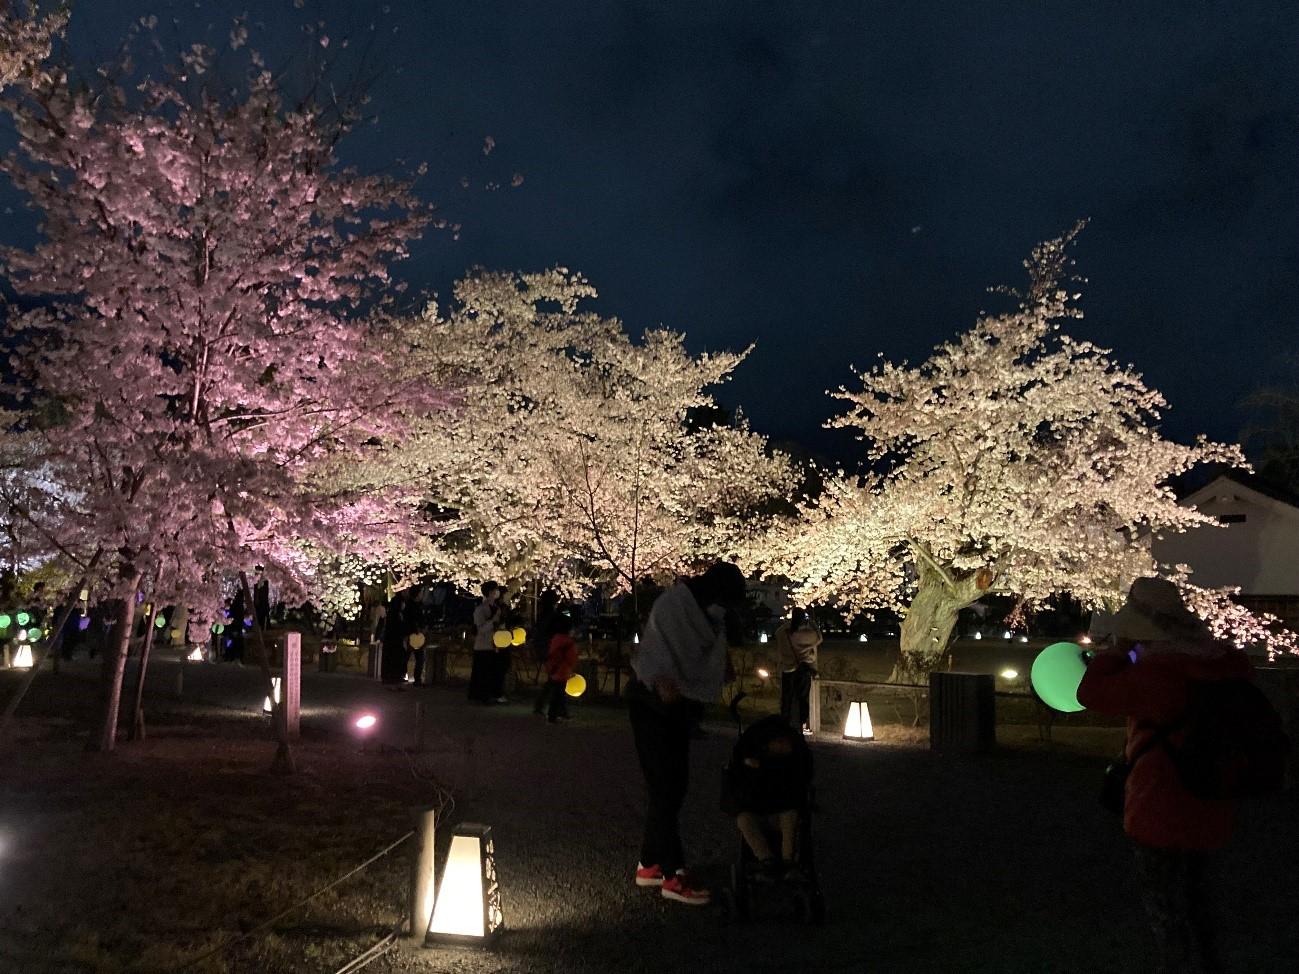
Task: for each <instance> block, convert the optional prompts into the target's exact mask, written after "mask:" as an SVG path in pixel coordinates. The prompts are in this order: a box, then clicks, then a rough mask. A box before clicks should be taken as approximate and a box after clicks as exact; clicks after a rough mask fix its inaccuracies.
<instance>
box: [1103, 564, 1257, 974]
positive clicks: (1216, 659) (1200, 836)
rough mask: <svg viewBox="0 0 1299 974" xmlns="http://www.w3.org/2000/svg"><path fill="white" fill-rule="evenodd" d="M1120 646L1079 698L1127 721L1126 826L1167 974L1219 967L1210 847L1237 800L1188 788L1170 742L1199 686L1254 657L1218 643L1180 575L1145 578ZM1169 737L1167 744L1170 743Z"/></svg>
mask: <svg viewBox="0 0 1299 974" xmlns="http://www.w3.org/2000/svg"><path fill="white" fill-rule="evenodd" d="M1111 635H1112V636H1113V640H1114V641H1113V645H1112V646H1110V647H1107V648H1106V649H1104V650H1102V651H1101V652H1100V653H1098V655H1097V656H1096V658H1095V659H1094V660H1092V662H1091V664H1090V665H1089V666H1088V667H1087V672H1086V674H1085V675H1084V676H1083V680H1082V683H1081V685H1080V686H1079V687H1078V702H1079V703H1081V704H1082V705H1083V706H1084V707H1087V708H1089V709H1091V710H1097V711H1100V712H1101V713H1108V714H1114V715H1116V716H1122V717H1126V718H1127V719H1128V740H1127V747H1126V749H1125V754H1126V757H1127V761H1128V764H1129V765H1130V766H1131V772H1130V773H1129V775H1128V780H1127V789H1126V795H1125V800H1124V806H1123V829H1124V831H1125V832H1126V833H1127V834H1128V836H1129V838H1131V839H1132V841H1133V845H1134V847H1135V850H1136V859H1137V870H1138V872H1139V874H1140V878H1141V885H1142V897H1143V900H1144V902H1145V907H1146V911H1147V913H1148V914H1149V915H1150V922H1151V926H1152V928H1153V930H1154V934H1155V944H1156V949H1157V952H1158V958H1159V968H1158V969H1159V971H1160V972H1161V974H1163V972H1167V974H1174V972H1176V974H1210V972H1214V971H1217V970H1219V967H1218V963H1217V959H1216V952H1215V950H1214V945H1213V935H1212V934H1213V931H1212V926H1211V924H1210V922H1209V914H1208V901H1207V896H1206V890H1205V867H1206V862H1207V859H1208V855H1209V853H1211V852H1213V851H1214V850H1217V849H1220V848H1222V847H1223V846H1224V845H1225V844H1226V843H1227V840H1228V838H1229V837H1230V836H1231V827H1232V818H1233V815H1234V811H1235V807H1234V802H1230V801H1210V800H1206V799H1203V798H1197V797H1196V796H1194V795H1192V794H1191V793H1190V792H1189V791H1187V790H1186V788H1185V787H1184V786H1183V784H1182V781H1181V778H1180V777H1179V775H1178V771H1177V767H1176V765H1175V764H1174V763H1173V759H1172V756H1171V754H1170V753H1169V749H1168V747H1176V746H1177V745H1178V744H1179V743H1180V742H1181V740H1182V738H1183V737H1184V735H1185V727H1184V726H1182V725H1183V724H1184V723H1185V716H1186V713H1187V708H1188V706H1189V703H1190V698H1191V691H1192V688H1193V686H1194V685H1195V684H1197V683H1200V682H1208V681H1215V680H1237V679H1242V678H1248V677H1249V675H1250V664H1249V660H1248V659H1247V658H1246V656H1245V654H1244V653H1242V652H1240V651H1239V650H1237V649H1235V648H1234V647H1232V646H1229V645H1227V644H1225V643H1222V642H1219V641H1217V640H1215V639H1214V638H1213V637H1212V635H1211V634H1210V633H1209V631H1208V629H1207V627H1206V626H1205V625H1204V623H1203V622H1202V621H1201V620H1200V619H1199V618H1198V617H1197V616H1195V615H1194V614H1193V613H1192V612H1191V611H1190V610H1189V609H1187V608H1186V606H1185V604H1184V603H1183V602H1182V597H1181V593H1180V592H1179V591H1178V589H1177V586H1175V585H1174V584H1173V583H1172V582H1169V581H1167V580H1166V579H1162V578H1139V579H1137V580H1136V581H1135V582H1134V583H1133V584H1132V588H1131V590H1130V591H1129V593H1128V600H1127V603H1126V604H1125V605H1124V606H1123V608H1122V609H1121V610H1119V612H1118V613H1117V614H1116V615H1115V616H1114V618H1113V620H1112V628H1111ZM1165 743H1167V745H1168V746H1165Z"/></svg>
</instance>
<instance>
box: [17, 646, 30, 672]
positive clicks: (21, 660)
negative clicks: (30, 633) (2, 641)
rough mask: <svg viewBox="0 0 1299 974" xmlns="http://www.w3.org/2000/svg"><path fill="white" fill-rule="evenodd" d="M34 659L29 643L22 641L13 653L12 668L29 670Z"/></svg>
mask: <svg viewBox="0 0 1299 974" xmlns="http://www.w3.org/2000/svg"><path fill="white" fill-rule="evenodd" d="M33 662H34V660H33V659H32V647H31V645H30V644H29V643H23V644H22V645H21V646H19V647H18V650H17V652H15V653H14V661H13V668H14V669H15V670H30V669H31V668H32V664H33Z"/></svg>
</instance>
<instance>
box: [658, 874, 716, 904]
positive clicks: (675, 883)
mask: <svg viewBox="0 0 1299 974" xmlns="http://www.w3.org/2000/svg"><path fill="white" fill-rule="evenodd" d="M659 892H660V893H661V894H662V896H663V898H664V899H665V900H676V901H677V902H678V903H689V904H690V905H691V906H707V905H708V903H709V902H710V901H711V900H712V898H713V894H712V893H710V892H709V891H708V890H707V889H702V888H700V887H697V886H696V885H695V884H694V883H692V882H691V881H690V879H689V877H688V876H687V875H686V871H685V870H684V869H679V870H677V874H676V875H675V876H673V877H671V878H670V879H665V880H664V881H663V886H662V888H660V889H659Z"/></svg>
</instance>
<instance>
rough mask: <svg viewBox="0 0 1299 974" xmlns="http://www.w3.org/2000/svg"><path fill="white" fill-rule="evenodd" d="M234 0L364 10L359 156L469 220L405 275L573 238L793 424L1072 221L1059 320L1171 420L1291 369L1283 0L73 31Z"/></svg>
mask: <svg viewBox="0 0 1299 974" xmlns="http://www.w3.org/2000/svg"><path fill="white" fill-rule="evenodd" d="M242 11H248V12H249V14H250V20H251V21H252V22H254V27H253V30H252V41H253V43H254V44H255V45H257V46H259V47H260V48H261V49H262V50H263V51H265V52H266V53H267V54H268V55H269V59H270V60H271V61H272V62H275V61H276V60H277V59H281V60H282V59H283V58H285V57H287V56H288V55H289V54H292V53H300V52H303V51H308V50H315V49H318V48H319V42H318V34H316V33H313V34H311V35H308V33H307V32H306V30H305V28H306V27H311V28H312V29H313V30H318V28H315V26H314V25H316V24H317V22H319V21H324V28H323V30H324V33H325V34H327V35H328V36H329V38H330V46H329V48H327V49H324V50H325V51H327V52H347V53H344V54H343V57H344V59H345V61H346V58H347V57H350V56H353V55H354V54H355V53H356V52H358V51H359V50H361V49H362V48H363V47H364V45H365V43H366V41H367V39H369V38H370V37H377V38H380V40H379V42H378V47H377V50H378V52H379V55H380V58H379V60H380V61H381V62H382V65H383V67H384V73H383V75H382V76H381V77H380V78H379V79H378V80H377V81H376V82H375V83H374V85H373V87H372V94H373V99H374V100H373V104H372V106H371V107H372V108H373V109H374V111H375V112H376V114H377V116H378V124H377V125H374V126H367V127H366V128H365V129H364V130H362V131H360V132H358V133H357V134H356V135H354V136H353V137H352V138H351V139H350V141H349V142H347V143H345V145H344V147H343V155H344V157H345V158H346V160H347V161H349V162H353V163H355V164H358V165H360V166H361V167H363V168H376V167H385V166H388V165H390V163H391V162H392V160H394V159H397V158H402V159H405V160H409V161H410V162H411V163H412V164H413V163H414V162H417V161H420V160H426V161H428V162H429V164H430V166H431V172H430V174H429V176H428V177H427V179H426V180H425V181H424V183H423V184H422V185H423V186H424V188H425V190H426V192H427V193H428V195H429V197H430V198H432V199H435V200H437V201H438V202H439V203H440V204H441V205H442V206H443V208H444V211H445V213H446V214H447V215H448V216H450V217H451V218H453V219H455V220H457V221H459V222H461V223H462V224H463V227H464V229H463V232H462V234H461V237H460V239H459V241H452V240H451V239H450V237H449V236H447V235H434V236H432V237H429V238H428V239H426V240H425V242H424V243H423V244H422V245H421V247H420V249H419V251H418V254H417V256H416V257H415V258H414V259H413V260H412V261H410V262H408V263H407V264H406V265H404V266H403V267H402V268H401V270H400V273H401V274H402V275H403V276H404V277H405V278H406V279H407V280H409V281H410V282H411V284H412V286H413V287H415V288H417V289H423V290H428V291H442V292H444V293H445V292H446V291H447V290H448V286H449V284H450V282H451V281H452V280H454V279H455V277H456V276H458V275H459V274H460V273H462V272H463V271H464V269H465V268H467V267H469V266H471V265H475V264H481V265H485V266H489V267H496V268H516V269H536V268H542V267H546V266H550V265H554V264H562V265H565V266H568V267H572V268H575V269H578V270H581V271H582V272H583V273H585V274H586V275H587V276H588V277H590V278H591V280H592V281H593V282H594V283H595V284H596V286H597V287H599V289H600V291H601V301H600V308H601V310H602V311H604V312H606V313H610V314H616V315H618V316H620V317H622V318H623V319H624V320H625V321H626V322H627V323H628V325H629V327H631V328H633V329H639V328H641V327H644V326H647V325H657V324H659V323H662V324H665V325H668V326H670V327H674V328H678V329H682V330H684V331H686V332H687V333H688V335H689V336H690V339H691V344H692V346H693V347H694V348H696V349H703V348H716V347H720V346H726V347H738V346H743V345H746V344H748V343H749V342H751V341H753V342H756V343H757V348H756V350H755V352H754V354H753V356H752V358H751V359H750V360H749V362H747V363H746V364H745V365H744V366H742V368H741V370H740V371H739V373H738V374H737V377H736V379H735V381H734V382H733V383H732V384H731V385H730V386H729V387H727V388H725V389H724V390H722V398H723V400H724V401H725V402H726V403H727V404H730V405H734V404H740V405H742V406H743V407H744V408H745V410H746V411H747V412H748V414H749V415H750V417H751V419H752V421H753V424H754V426H755V427H756V428H758V429H760V430H762V431H764V432H767V433H770V434H773V435H775V436H778V437H782V438H797V439H801V440H803V441H805V442H808V443H811V444H814V445H818V446H821V447H824V448H828V449H834V450H837V451H838V452H842V446H843V444H842V443H841V441H838V440H831V439H828V438H827V436H826V435H824V434H820V433H818V431H817V428H818V424H819V423H820V422H821V421H822V420H824V419H825V418H826V417H827V416H828V415H830V413H831V411H832V410H833V408H834V406H833V404H832V403H831V402H830V400H828V399H827V398H826V397H825V396H824V395H823V390H825V389H826V388H828V387H833V386H837V385H838V384H840V383H841V382H846V381H849V379H850V373H849V364H850V363H857V364H863V365H864V364H868V363H870V362H871V361H873V360H874V358H875V356H876V354H877V353H878V352H883V353H884V354H885V355H886V356H888V357H890V358H900V357H906V358H910V359H912V360H915V359H917V358H921V357H923V356H924V355H925V353H926V352H927V350H928V349H929V348H930V347H931V346H932V345H933V344H935V343H936V342H939V341H942V340H945V339H947V338H949V337H951V336H952V335H954V334H955V333H956V332H957V331H959V330H961V329H963V328H965V327H967V326H968V325H969V324H970V323H971V322H972V320H973V317H974V315H975V313H976V311H977V310H978V309H979V308H980V307H984V306H987V305H988V304H989V302H990V301H991V300H993V299H991V298H988V297H987V296H986V295H985V294H984V293H983V292H984V289H985V288H986V287H987V286H989V285H993V284H998V283H1012V284H1018V283H1020V281H1021V279H1022V278H1021V271H1020V266H1019V262H1020V260H1021V259H1022V258H1023V257H1024V256H1025V255H1026V254H1027V251H1028V249H1029V248H1030V247H1031V246H1032V244H1033V243H1034V242H1035V241H1037V240H1039V239H1042V238H1045V237H1048V236H1054V235H1056V234H1058V233H1060V232H1062V231H1064V230H1065V229H1067V228H1068V227H1069V226H1071V225H1072V224H1073V223H1074V221H1075V220H1076V219H1078V218H1080V217H1088V218H1090V219H1091V221H1092V222H1091V225H1090V227H1089V228H1088V229H1087V231H1086V232H1085V234H1084V235H1083V238H1082V240H1081V242H1080V244H1079V246H1078V247H1077V258H1078V263H1079V271H1080V272H1081V273H1082V274H1084V275H1085V276H1086V277H1088V278H1089V279H1090V283H1088V284H1087V285H1086V287H1085V288H1084V295H1085V296H1084V299H1083V307H1084V309H1085V311H1086V312H1087V317H1086V318H1085V319H1084V320H1083V321H1082V322H1079V323H1077V324H1076V325H1075V326H1074V327H1073V329H1072V331H1073V332H1074V333H1075V334H1076V335H1078V337H1081V338H1087V339H1090V340H1093V341H1096V342H1098V343H1100V344H1102V345H1106V346H1110V347H1113V348H1114V349H1115V351H1116V354H1117V356H1118V357H1119V358H1120V359H1121V360H1123V361H1125V362H1127V361H1130V362H1133V363H1135V364H1136V365H1137V366H1138V368H1139V369H1140V370H1142V371H1143V372H1144V373H1145V374H1146V376H1147V378H1148V380H1149V381H1150V382H1151V383H1152V384H1154V385H1155V386H1156V387H1158V388H1160V389H1161V390H1163V391H1164V393H1165V394H1166V395H1167V396H1168V398H1169V399H1170V401H1171V403H1172V406H1173V409H1172V411H1171V412H1170V414H1169V417H1168V423H1167V428H1168V430H1169V432H1171V433H1172V434H1174V435H1176V436H1179V437H1187V436H1190V435H1192V434H1193V433H1195V432H1197V431H1205V432H1208V433H1210V434H1212V435H1215V436H1219V437H1230V438H1234V437H1236V436H1238V435H1239V433H1240V428H1241V425H1242V422H1243V420H1244V418H1245V417H1244V414H1243V413H1242V411H1241V409H1240V408H1239V401H1240V399H1241V398H1242V397H1243V396H1244V395H1245V394H1247V393H1248V392H1249V391H1251V390H1252V389H1254V388H1256V387H1257V386H1258V385H1259V384H1260V382H1261V381H1264V380H1275V379H1277V378H1279V377H1282V376H1287V375H1288V376H1291V377H1293V375H1294V374H1295V373H1294V372H1293V371H1287V368H1286V367H1285V365H1284V362H1285V359H1286V357H1287V356H1289V355H1290V354H1291V350H1292V348H1293V347H1294V344H1295V335H1296V331H1297V327H1296V326H1297V325H1299V321H1297V320H1296V318H1297V317H1299V316H1297V314H1296V310H1295V309H1296V304H1297V303H1299V5H1296V4H1294V3H1293V2H1268V0H1240V2H1234V3H1227V2H1160V3H1154V2H1146V3H1132V2H1130V0H1129V2H1093V3H1078V2H1040V0H1039V2H996V3H969V2H966V0H929V2H902V0H893V2H871V3H863V2H860V0H858V2H852V3H848V2H780V3H777V2H758V0H750V2H743V3H720V2H710V0H654V2H644V3H636V2H607V3H597V2H585V3H567V2H558V0H551V2H546V3H522V2H518V0H516V2H513V3H510V2H501V0H464V2H459V3H447V2H443V0H404V2H402V0H390V2H388V3H387V4H383V3H360V2H347V0H303V2H302V4H301V8H300V9H297V5H296V4H295V2H294V0H266V2H255V0H244V2H239V3H218V2H208V0H205V2H202V3H200V4H197V5H196V4H195V3H193V2H192V0H190V2H183V3H166V2H159V3H145V2H127V0H81V2H79V3H77V4H76V9H75V12H74V17H73V28H72V34H71V43H72V49H73V52H74V53H75V54H76V55H77V56H78V57H79V58H84V59H87V60H89V59H90V58H92V57H93V56H94V54H95V53H96V52H98V53H99V54H104V55H106V54H108V53H109V52H110V51H111V46H112V41H113V39H115V38H119V37H121V36H122V35H123V34H124V33H125V32H126V29H127V27H128V25H129V24H130V22H131V21H132V20H134V19H137V18H139V17H140V16H142V15H146V14H156V15H158V16H159V18H160V19H161V20H162V21H163V26H164V27H165V28H166V29H165V30H162V31H161V32H160V35H159V36H160V37H161V38H162V39H163V40H164V42H174V45H175V46H176V47H179V44H180V41H184V42H185V43H189V42H191V41H193V40H198V39H202V38H204V37H205V36H207V37H208V38H209V39H215V38H220V37H224V35H225V33H226V32H227V29H228V24H229V21H230V18H231V17H232V16H234V15H235V14H237V13H240V12H242ZM173 19H174V21H175V22H174V23H172V21H173ZM256 22H261V23H262V24H263V26H262V27H261V28H258V27H257V26H255V24H256ZM371 24H373V25H374V31H373V33H372V32H371V30H370V26H371ZM209 25H211V27H210V28H209ZM209 30H210V31H211V32H210V33H208V31H209ZM344 39H347V40H348V41H349V44H348V46H347V47H346V48H343V47H342V41H343V40H344ZM488 135H490V136H492V137H493V138H494V139H495V142H496V148H495V150H494V152H493V153H492V154H491V155H490V156H484V155H483V153H482V145H483V139H484V137H486V136H488ZM515 172H517V173H520V174H522V176H523V177H524V181H523V183H522V185H521V186H519V187H518V188H511V187H510V186H509V182H510V178H511V176H512V175H513V174H514V173H515ZM462 176H467V177H468V178H469V179H470V182H471V188H470V189H469V190H465V189H463V188H461V186H460V179H461V177H462ZM489 181H498V182H500V183H502V188H500V189H496V190H488V189H485V188H484V186H485V184H486V183H488V182H489ZM19 220H21V218H19ZM16 225H17V224H14V223H12V222H11V227H13V226H16ZM14 232H18V231H14ZM13 235H14V234H13V232H11V233H10V234H6V236H8V237H10V238H11V239H12V238H13ZM845 458H846V457H845Z"/></svg>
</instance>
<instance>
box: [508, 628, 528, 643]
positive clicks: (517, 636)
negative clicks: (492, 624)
mask: <svg viewBox="0 0 1299 974" xmlns="http://www.w3.org/2000/svg"><path fill="white" fill-rule="evenodd" d="M527 641H528V630H526V629H514V630H512V631H511V632H510V645H511V646H522V645H523V644H524V643H526V642H527Z"/></svg>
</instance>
